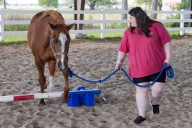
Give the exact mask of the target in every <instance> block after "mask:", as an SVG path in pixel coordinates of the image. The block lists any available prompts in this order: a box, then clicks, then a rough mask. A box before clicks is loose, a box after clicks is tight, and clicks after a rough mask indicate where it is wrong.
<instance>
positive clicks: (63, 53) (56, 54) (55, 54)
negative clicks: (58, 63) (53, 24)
mask: <svg viewBox="0 0 192 128" xmlns="http://www.w3.org/2000/svg"><path fill="white" fill-rule="evenodd" d="M50 48H51V50H52V52H53V54H54V56H55V57H57V56H59V55H68V53H67V52H57V53H56V52H55V51H54V49H53V47H52V45H51V41H50Z"/></svg>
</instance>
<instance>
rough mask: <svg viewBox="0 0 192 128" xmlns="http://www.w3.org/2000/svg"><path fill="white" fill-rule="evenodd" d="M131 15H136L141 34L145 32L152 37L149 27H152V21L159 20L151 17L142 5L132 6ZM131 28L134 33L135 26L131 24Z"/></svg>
mask: <svg viewBox="0 0 192 128" xmlns="http://www.w3.org/2000/svg"><path fill="white" fill-rule="evenodd" d="M129 15H131V16H133V17H135V19H136V20H137V21H136V22H137V28H138V31H139V34H141V33H143V34H144V35H145V36H146V37H150V30H149V28H148V27H150V26H151V24H152V23H154V22H157V21H154V20H152V19H150V18H149V16H148V15H147V14H146V12H145V11H144V10H143V9H141V8H140V7H135V8H132V9H131V10H130V11H129ZM130 29H131V33H133V31H134V30H135V27H132V26H131V25H130Z"/></svg>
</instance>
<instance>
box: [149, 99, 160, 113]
mask: <svg viewBox="0 0 192 128" xmlns="http://www.w3.org/2000/svg"><path fill="white" fill-rule="evenodd" d="M150 104H151V107H152V109H153V110H152V113H153V114H159V105H158V104H157V105H153V104H152V101H151V102H150Z"/></svg>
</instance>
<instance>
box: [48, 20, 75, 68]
mask: <svg viewBox="0 0 192 128" xmlns="http://www.w3.org/2000/svg"><path fill="white" fill-rule="evenodd" d="M49 25H50V29H51V30H50V36H51V37H50V48H51V50H52V52H53V54H54V56H55V59H56V63H57V67H58V69H59V70H66V69H67V68H68V51H69V43H70V41H71V39H70V35H69V30H70V29H71V28H72V27H73V25H74V24H70V25H68V26H67V25H65V24H57V25H53V24H51V23H49Z"/></svg>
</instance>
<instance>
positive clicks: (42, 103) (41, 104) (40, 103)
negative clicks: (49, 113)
mask: <svg viewBox="0 0 192 128" xmlns="http://www.w3.org/2000/svg"><path fill="white" fill-rule="evenodd" d="M44 105H46V103H45V101H44V100H43V101H42V100H40V101H39V104H38V106H44Z"/></svg>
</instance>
